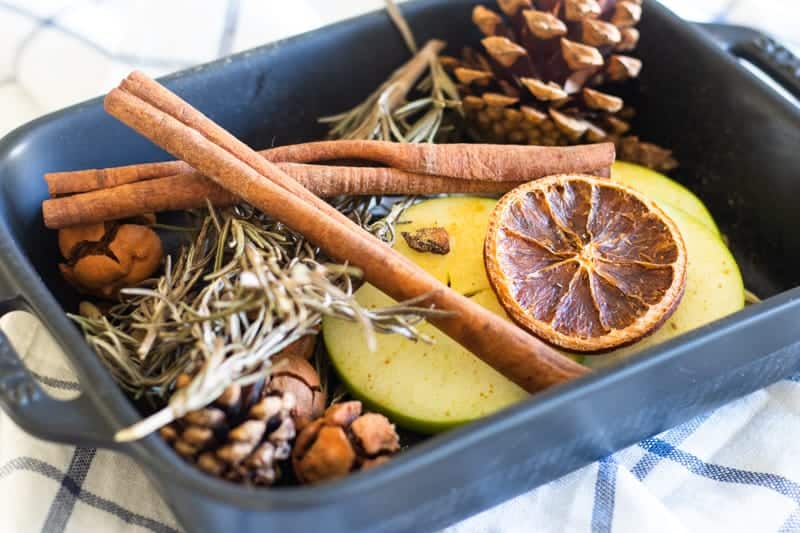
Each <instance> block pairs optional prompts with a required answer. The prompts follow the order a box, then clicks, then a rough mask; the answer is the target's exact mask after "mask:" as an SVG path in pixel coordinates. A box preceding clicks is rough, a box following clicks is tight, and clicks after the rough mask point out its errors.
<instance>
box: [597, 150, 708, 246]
mask: <svg viewBox="0 0 800 533" xmlns="http://www.w3.org/2000/svg"><path fill="white" fill-rule="evenodd" d="M611 179H612V180H614V181H616V182H618V183H622V184H623V185H627V186H628V187H630V188H631V189H634V190H636V191H639V192H640V193H642V194H644V195H645V196H647V197H648V198H650V199H651V200H653V201H654V202H656V203H657V204H659V205H662V204H667V205H671V206H673V207H677V208H678V209H680V210H682V211H684V212H686V213H687V214H689V215H691V216H693V217H694V218H695V219H697V220H698V221H699V222H700V223H701V224H703V225H705V226H707V227H708V229H709V230H711V232H713V233H715V234H717V235H719V228H718V227H717V224H716V222H714V219H713V218H712V217H711V213H709V212H708V209H707V208H706V206H705V204H703V202H702V200H700V198H698V197H697V196H696V195H695V194H694V193H693V192H692V191H690V190H689V189H687V188H686V187H684V186H683V185H681V184H680V183H678V182H677V181H675V180H672V179H670V178H668V177H666V176H664V175H663V174H659V173H658V172H655V171H653V170H650V169H649V168H646V167H643V166H640V165H635V164H633V163H626V162H623V161H617V162H616V163H614V166H613V167H611Z"/></svg>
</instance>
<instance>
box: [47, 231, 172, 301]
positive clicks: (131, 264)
mask: <svg viewBox="0 0 800 533" xmlns="http://www.w3.org/2000/svg"><path fill="white" fill-rule="evenodd" d="M58 247H59V249H60V250H61V254H62V255H63V256H64V258H65V259H66V262H65V263H62V264H60V265H59V269H60V270H61V273H62V275H63V276H64V278H65V279H66V280H67V281H68V282H69V283H70V284H72V285H73V286H74V287H75V288H77V289H78V290H79V291H81V292H84V293H87V294H93V295H95V296H100V297H103V298H113V297H115V296H116V294H117V292H118V291H119V289H121V288H124V287H129V286H133V285H136V284H137V283H139V282H141V281H143V280H145V279H147V278H149V277H150V276H151V275H152V274H153V272H155V271H156V269H157V268H158V266H159V264H160V263H161V259H162V257H163V254H164V252H163V247H162V244H161V239H160V238H159V236H158V234H156V232H154V231H153V230H152V229H150V228H148V227H146V226H143V225H140V224H128V223H120V222H106V223H100V224H88V225H85V226H75V227H71V228H65V229H62V230H60V231H59V232H58Z"/></svg>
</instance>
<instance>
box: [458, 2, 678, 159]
mask: <svg viewBox="0 0 800 533" xmlns="http://www.w3.org/2000/svg"><path fill="white" fill-rule="evenodd" d="M641 3H642V2H641V0H498V2H497V4H498V6H499V9H500V11H501V12H502V14H501V13H500V12H498V11H494V10H492V9H490V8H488V7H486V6H482V5H479V6H476V7H475V8H474V10H473V13H472V19H473V22H474V23H475V24H476V26H477V27H478V28H479V29H480V30H481V32H482V33H483V34H484V39H483V40H482V41H481V48H482V51H480V52H478V51H475V50H472V49H466V50H465V51H464V54H463V56H462V58H460V59H455V58H443V62H444V63H445V65H446V66H448V67H449V68H450V69H451V70H452V72H453V74H454V75H455V77H456V78H457V80H458V82H459V84H460V85H459V89H460V91H461V93H462V96H463V103H464V109H465V111H466V114H467V118H468V120H469V122H470V124H471V125H472V127H473V128H472V129H473V130H474V131H475V132H476V133H477V136H478V137H479V138H480V139H482V140H484V141H489V142H497V143H518V144H539V145H566V144H577V143H586V142H601V141H607V140H608V141H614V142H619V139H620V138H621V137H622V136H623V135H625V133H627V131H628V130H629V128H630V126H629V123H628V120H629V119H630V117H631V116H632V114H633V110H632V109H630V108H626V107H625V104H624V102H623V100H622V98H620V97H619V96H615V95H613V94H611V93H610V92H609V91H610V90H613V87H614V85H615V84H619V83H621V82H624V81H626V80H629V79H631V78H635V77H637V76H638V74H639V71H640V70H641V68H642V63H641V61H640V60H639V59H637V58H635V57H632V56H630V55H629V54H630V53H631V52H632V51H633V50H634V49H635V47H636V45H637V43H638V40H639V32H638V30H637V29H636V28H635V26H636V24H637V23H638V22H639V18H640V17H641V13H642V6H641ZM649 162H650V163H653V161H652V158H651V159H650V161H649ZM659 163H660V164H661V165H662V166H661V168H660V169H661V170H666V169H667V168H668V167H670V166H674V160H669V159H668V158H664V160H663V161H659Z"/></svg>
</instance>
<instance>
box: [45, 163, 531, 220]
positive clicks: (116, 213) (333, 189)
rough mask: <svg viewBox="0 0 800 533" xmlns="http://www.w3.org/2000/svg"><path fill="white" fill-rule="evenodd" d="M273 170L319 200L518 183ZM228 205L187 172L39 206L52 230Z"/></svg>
mask: <svg viewBox="0 0 800 533" xmlns="http://www.w3.org/2000/svg"><path fill="white" fill-rule="evenodd" d="M276 166H277V167H278V168H280V169H281V170H283V171H284V172H286V173H287V174H288V175H289V176H291V177H292V178H294V179H295V180H297V181H298V182H299V183H300V184H301V185H303V186H304V187H305V188H307V189H308V190H310V191H311V192H313V193H314V194H316V195H317V196H322V197H332V196H338V195H342V194H348V195H370V194H374V195H381V194H401V195H416V194H421V195H428V194H439V193H471V194H493V193H503V192H506V191H508V190H511V189H513V188H514V187H515V186H517V185H519V183H518V182H508V181H477V180H460V179H453V178H444V177H441V176H427V175H424V174H414V173H411V172H404V171H402V170H397V169H394V168H388V167H380V168H374V167H333V166H325V165H305V164H299V163H276ZM206 201H210V202H211V203H212V204H213V205H215V206H219V207H222V206H227V205H232V204H234V203H236V202H237V201H239V199H238V198H237V197H236V195H233V194H231V193H229V192H228V191H226V190H225V189H223V188H222V187H220V186H219V185H217V184H216V183H214V181H213V180H210V179H208V178H206V177H205V176H202V175H201V174H198V173H197V172H189V173H186V174H178V175H176V176H167V177H165V178H155V179H150V180H145V181H139V182H135V183H128V184H125V185H119V186H117V187H110V188H107V189H102V190H98V191H91V192H86V193H82V194H75V195H72V196H63V197H59V198H52V199H50V200H45V201H44V202H42V214H43V216H44V223H45V226H47V227H48V228H50V229H61V228H65V227H68V226H77V225H80V224H93V223H95V222H105V221H106V220H116V219H122V218H128V217H133V216H138V215H143V214H145V213H158V212H161V211H175V210H179V209H194V208H199V207H205V206H206Z"/></svg>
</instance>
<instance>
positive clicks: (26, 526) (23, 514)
mask: <svg viewBox="0 0 800 533" xmlns="http://www.w3.org/2000/svg"><path fill="white" fill-rule="evenodd" d="M193 1H194V0H172V1H171V2H170V3H166V4H163V5H160V7H162V8H169V7H174V6H175V5H177V6H178V7H177V8H174V9H172V11H169V12H168V13H166V14H165V13H164V12H163V11H164V9H161V11H162V12H161V13H160V16H162V17H167V18H169V17H175V22H176V25H175V28H179V27H180V24H179V23H178V22H177V21H178V17H179V16H180V15H181V14H183V13H185V12H186V11H187V10H188V9H192V8H195V7H196V4H194V3H193ZM663 1H664V3H666V4H668V5H669V6H670V7H672V8H673V9H676V10H677V11H678V13H679V14H682V15H684V16H687V17H691V18H695V19H702V20H714V21H717V22H720V21H726V20H729V21H733V22H738V23H749V24H771V23H772V24H774V27H772V29H776V28H777V29H780V28H781V27H782V26H781V23H780V21H779V19H784V20H789V21H791V20H795V21H796V20H798V18H800V9H798V7H794V8H791V7H788V6H789V5H791V6H798V3H797V2H785V0H663ZM132 4H134V3H123V2H121V0H91V1H90V0H73V1H67V0H61V1H58V0H48V1H47V2H39V1H37V0H0V47H2V49H5V50H10V51H11V52H10V53H9V54H7V55H8V58H7V59H5V60H4V59H3V56H2V55H1V54H0V97H2V98H3V100H0V101H4V102H5V101H8V100H7V99H8V98H9V96H6V95H10V98H12V99H13V104H12V106H10V108H9V109H7V110H5V109H4V111H6V112H4V113H3V114H0V134H2V133H3V132H4V131H8V130H10V129H11V127H13V126H15V125H17V124H18V123H20V122H22V121H23V120H27V119H28V118H32V117H33V116H34V115H36V114H38V113H42V112H45V111H49V110H52V109H51V108H52V107H53V106H55V107H58V106H60V105H64V104H65V103H67V102H55V103H52V104H50V103H48V102H44V103H43V102H42V101H41V100H42V94H41V93H35V89H37V88H38V87H39V86H47V85H48V83H47V80H45V81H44V82H39V81H38V80H37V79H35V77H34V78H32V77H31V74H30V73H29V70H30V69H29V68H28V67H30V66H31V65H30V63H37V64H42V65H43V66H49V65H51V64H54V63H56V62H59V61H64V62H70V63H71V64H75V65H76V66H80V65H82V64H83V63H86V64H90V63H91V64H94V62H97V61H98V60H99V61H102V62H103V65H104V66H105V67H106V68H109V69H113V68H114V67H115V66H124V67H125V69H124V70H129V69H131V68H142V69H144V70H147V71H149V72H150V73H151V74H162V73H165V72H168V71H173V70H178V69H181V68H186V67H189V66H191V65H193V64H196V63H200V62H203V61H207V60H210V59H214V57H215V56H223V55H227V54H229V53H231V52H234V51H237V50H239V49H241V48H243V47H245V46H249V45H251V44H256V43H259V42H266V41H269V40H272V38H273V37H274V35H272V34H269V33H266V34H265V33H263V29H262V25H263V24H266V23H270V21H271V19H272V18H273V17H272V15H275V14H276V13H275V11H274V5H273V8H270V7H269V6H266V4H272V3H263V2H257V1H255V0H217V1H214V2H207V3H203V9H202V10H197V9H192V15H193V17H197V19H198V20H199V19H202V17H203V16H207V17H211V18H213V20H214V21H215V22H214V24H217V25H218V27H217V28H216V33H214V32H213V31H212V32H211V33H213V35H209V32H207V31H204V32H196V31H193V30H192V27H191V25H188V24H184V26H186V28H188V31H186V32H185V34H184V35H181V36H180V39H181V40H183V41H186V40H192V39H194V41H193V42H196V43H197V44H198V46H199V45H200V44H201V43H204V42H208V41H209V40H212V41H213V40H214V39H215V41H213V42H215V43H216V45H214V46H212V50H211V51H210V52H209V51H207V50H206V51H205V52H202V53H199V52H198V54H197V55H194V56H192V57H183V56H181V55H180V54H176V53H175V52H174V50H173V49H172V47H171V46H170V44H171V43H170V42H169V41H165V43H164V45H163V46H162V48H161V49H159V50H155V51H154V50H153V49H151V48H147V47H144V46H143V47H142V50H137V49H130V48H126V47H125V46H122V45H120V44H119V43H116V42H114V39H113V38H114V37H116V35H115V34H113V32H112V33H111V34H103V33H102V32H98V31H89V30H90V28H94V29H97V28H102V26H103V24H106V23H108V22H109V17H110V20H111V24H112V25H113V24H122V25H121V26H119V27H118V28H117V29H120V30H125V29H128V28H125V26H124V23H125V22H126V15H125V13H126V11H125V10H126V9H128V8H129V6H130V5H132ZM380 5H381V0H348V2H346V3H345V2H342V3H335V4H333V3H329V2H325V1H324V0H295V1H294V2H289V3H285V2H284V3H281V6H280V10H281V12H282V13H284V12H290V11H292V10H296V11H293V12H294V13H296V19H303V20H304V21H306V23H307V25H308V26H307V27H299V26H298V27H295V26H292V31H302V30H305V29H311V27H313V26H314V25H319V24H322V23H327V22H332V21H333V18H342V17H346V16H350V15H353V14H356V13H357V12H359V11H363V10H366V9H372V8H377V7H380ZM331 6H334V7H331ZM748 8H749V9H748ZM792 9H794V11H792V12H791V13H789V11H791V10H792ZM115 10H116V11H115ZM131 10H132V11H133V8H131ZM259 10H260V11H259ZM787 10H788V11H787ZM769 12H774V13H776V14H777V15H778V16H776V17H774V18H772V19H769V18H765V17H766V16H767V15H766V14H767V13H769ZM109 13H114V14H116V15H115V16H110V15H109ZM311 13H318V14H319V16H318V17H317V18H314V19H313V20H312V18H311V17H309V14H311ZM75 14H80V15H81V17H85V18H87V19H89V18H91V17H97V20H98V21H99V22H98V23H97V24H94V25H91V24H89V25H87V24H84V25H81V24H80V23H77V22H76V19H75V17H74V16H73V15H75ZM793 15H796V16H793ZM252 20H257V21H259V23H258V25H256V26H253V25H252V24H250V25H249V26H248V24H249V23H250V21H252ZM23 28H24V31H23V30H22V29H23ZM248 28H251V29H250V30H249V31H251V32H255V33H254V35H255V37H252V36H251V37H250V38H249V39H250V40H248V39H243V38H242V37H243V35H244V34H246V33H247V31H248ZM252 28H254V29H252ZM17 30H19V31H17ZM279 33H280V32H279ZM283 35H285V33H281V36H283ZM781 37H782V38H784V39H787V40H789V41H790V42H791V43H794V44H795V45H796V44H798V42H800V36H798V35H796V34H790V35H781ZM45 38H55V39H58V40H59V42H61V43H64V44H65V45H74V48H70V50H71V52H70V55H69V56H65V57H63V58H59V57H57V55H53V54H58V52H59V50H58V49H57V48H58V47H54V46H50V47H49V48H46V50H45V52H44V53H46V55H44V56H41V55H40V56H36V55H35V51H36V46H37V45H38V44H39V42H40V41H41V40H43V39H45ZM158 38H159V36H158V35H155V34H153V33H149V34H147V35H139V36H138V41H141V42H145V41H147V42H149V41H153V40H157V39H158ZM76 50H78V51H79V52H80V57H78V56H75V55H74V54H75V53H76ZM39 53H42V51H41V49H40V52H39ZM32 54H33V57H32V58H29V56H31V55H32ZM45 70H47V69H45ZM82 72H83V71H82ZM112 72H114V76H113V79H114V80H116V79H118V78H119V74H117V73H116V71H113V70H112ZM84 77H86V76H84ZM98 77H99V78H101V79H102V76H98ZM62 81H64V82H67V81H70V80H62ZM105 89H107V86H106V85H104V84H103V83H102V81H101V82H100V83H98V84H97V85H96V86H94V87H91V88H86V91H85V93H81V94H80V98H86V97H91V96H95V95H96V94H100V93H101V92H103V91H104V90H105ZM37 102H38V107H36V105H35V104H37ZM25 105H29V106H33V107H31V109H30V111H29V112H28V114H27V115H13V114H12V115H11V117H12V118H11V119H8V118H6V117H7V116H8V112H16V111H18V110H19V109H23V108H24V107H25ZM14 117H16V118H14ZM4 120H6V122H3V121H4ZM9 120H10V121H11V122H8V121H9ZM0 326H1V327H3V329H4V330H5V331H6V332H7V334H8V336H9V338H10V339H11V340H12V342H14V344H15V346H16V347H17V349H18V351H19V352H20V353H22V354H25V356H26V362H27V364H28V366H29V367H30V368H31V370H32V371H33V372H34V375H35V376H36V377H37V379H38V380H39V382H40V383H41V384H42V386H43V387H44V389H45V390H46V391H48V392H49V393H52V394H53V395H55V396H57V397H63V398H66V397H69V396H70V395H74V394H76V393H77V392H78V391H79V390H80V385H79V384H78V383H77V382H76V381H75V380H74V377H73V376H72V374H71V372H70V370H69V368H68V367H67V366H66V365H65V364H64V363H63V361H61V360H60V358H59V354H58V350H57V349H56V347H55V345H54V344H52V341H50V340H48V338H47V336H46V335H44V334H42V332H41V330H40V329H39V328H38V326H37V325H36V324H35V323H34V322H31V321H30V317H27V318H26V317H19V316H18V317H15V320H11V319H8V317H4V318H3V319H0ZM31 332H33V333H31ZM59 361H60V362H59ZM798 384H800V375H797V376H793V377H792V378H790V379H789V380H787V381H785V382H782V383H780V384H777V385H775V386H774V387H772V388H770V389H768V390H767V392H766V394H769V395H771V396H770V399H769V400H768V401H766V402H765V403H764V405H763V406H762V407H763V411H759V412H757V413H755V414H754V413H753V412H752V411H753V409H754V408H753V407H752V405H751V404H753V403H754V402H757V401H759V398H758V397H757V395H758V394H761V393H756V395H754V396H752V397H750V398H746V399H743V400H741V401H740V402H737V403H735V404H733V405H730V406H726V407H724V408H722V409H720V410H717V411H715V412H712V413H707V414H705V415H703V416H700V417H697V418H695V419H694V420H691V421H689V422H687V423H685V424H683V425H681V426H679V427H677V428H674V429H672V430H669V431H667V432H665V433H663V434H661V435H658V436H655V437H653V438H650V439H646V440H645V441H643V442H641V443H639V444H638V445H637V446H633V447H631V448H629V449H627V450H623V451H620V452H618V453H616V454H614V455H611V456H609V457H606V458H603V459H601V460H600V461H598V462H597V463H595V464H593V465H590V466H587V467H585V468H583V469H581V470H580V471H578V472H575V473H573V474H570V475H568V476H565V477H564V478H563V479H561V480H558V481H556V482H554V483H552V484H550V485H547V486H545V487H541V488H539V489H536V490H534V491H532V492H531V493H528V494H526V495H523V496H521V497H519V498H517V499H515V500H512V501H511V502H507V503H505V504H503V505H501V506H499V507H498V508H496V509H493V510H489V511H486V512H484V513H481V514H480V515H478V516H476V517H473V518H471V519H469V520H466V521H464V522H462V523H460V524H457V525H455V526H453V527H452V528H451V531H452V532H473V531H481V532H483V531H503V532H512V531H532V530H537V531H538V530H541V531H593V532H606V531H614V532H621V531H645V530H646V531H656V530H658V531H661V530H663V531H675V530H680V529H681V528H685V529H687V530H689V529H695V530H704V531H705V530H716V529H719V530H725V531H732V530H743V531H754V530H758V531H778V532H791V531H800V467H798V468H796V469H793V468H792V464H793V463H792V461H791V460H790V459H789V460H787V459H786V458H787V457H789V458H791V457H793V456H792V453H796V452H798V451H800V449H798V444H797V443H800V439H794V438H791V437H787V436H786V435H793V433H789V432H788V429H789V428H790V427H792V426H786V431H781V432H779V433H774V434H773V433H770V432H769V431H770V430H771V429H781V427H780V426H781V424H782V423H785V424H796V423H797V421H795V420H794V419H793V418H792V417H793V416H800V407H794V406H795V405H799V406H800V388H798V387H797V385H798ZM782 387H783V388H782ZM762 392H764V391H762ZM722 411H724V412H722ZM746 416H751V417H753V418H752V419H751V420H750V421H749V423H748V425H747V426H746V427H745V426H743V427H742V428H739V427H737V422H738V418H740V417H746ZM757 420H768V421H773V422H774V424H773V425H771V426H770V425H768V426H767V427H765V428H764V430H763V431H757V430H753V429H752V428H751V429H749V430H748V429H747V428H748V427H750V426H752V425H753V424H754V423H756V422H755V421H757ZM717 433H724V436H725V438H722V439H721V440H722V441H725V442H715V438H716V437H718V435H717ZM773 435H774V436H773ZM798 436H800V435H798ZM781 438H783V439H786V440H785V443H783V444H781V446H776V445H775V441H774V440H773V439H781ZM726 439H727V440H726ZM737 439H741V440H743V441H745V442H746V444H748V446H749V447H748V446H739V447H738V448H737V447H736V446H735V445H734V446H731V444H735V443H738V442H739V440H737ZM718 440H719V439H718ZM784 444H785V445H784ZM772 455H774V456H775V457H774V459H775V461H774V464H775V465H776V466H775V468H774V471H773V469H772V468H771V466H772V464H771V461H769V460H768V459H773V457H772ZM795 462H796V461H795ZM752 464H758V465H760V466H761V467H760V468H752V467H751V466H750V465H752ZM694 491H696V494H697V497H698V498H702V497H703V496H707V495H709V494H713V495H720V496H719V497H718V498H716V499H715V500H713V504H714V505H717V506H718V507H720V508H719V509H716V508H708V509H703V510H702V511H703V512H701V510H700V509H699V507H701V506H700V505H694V502H692V501H691V498H689V497H687V493H692V492H694ZM737 491H739V492H737ZM741 491H744V492H741ZM0 493H1V494H3V495H4V498H0V532H6V531H9V532H11V531H44V532H47V533H61V532H70V531H81V532H91V531H103V532H116V531H139V532H141V531H153V532H158V533H162V532H163V533H171V532H178V531H180V529H179V526H178V525H177V524H176V522H175V520H174V518H173V517H172V515H171V514H170V512H169V511H168V510H167V509H166V508H165V506H164V504H163V503H162V502H161V500H160V499H159V497H158V496H157V495H156V493H155V491H154V490H153V489H152V487H151V486H150V485H149V483H148V481H147V480H146V479H145V478H144V477H143V475H142V474H141V472H140V471H139V470H138V468H136V467H135V465H133V464H131V463H130V462H129V461H128V460H127V459H126V458H124V457H122V456H117V455H114V454H112V453H111V452H106V451H98V450H93V449H88V448H74V447H65V446H58V445H52V444H46V443H42V442H39V441H36V440H35V439H32V438H31V437H29V436H27V435H25V434H23V433H22V432H21V431H20V430H18V429H17V428H16V427H14V426H13V424H12V423H11V422H10V421H9V420H8V419H7V418H6V417H5V416H4V415H2V414H0ZM644 495H647V496H648V498H649V499H645V498H642V499H643V501H642V502H638V499H639V498H640V496H644ZM750 498H752V499H757V500H758V502H759V504H758V505H756V504H752V505H751V504H748V501H750V500H749V499H750ZM709 505H711V504H709ZM726 506H727V507H726ZM731 506H737V507H738V508H732V507H731ZM636 513H641V515H640V516H637V515H636ZM659 513H661V514H659ZM715 514H716V515H718V516H715ZM754 514H755V515H761V516H763V520H760V521H759V520H756V521H753V520H749V519H748V517H750V516H752V515H754ZM739 522H741V523H739Z"/></svg>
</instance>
